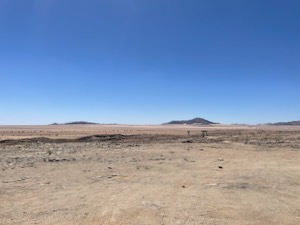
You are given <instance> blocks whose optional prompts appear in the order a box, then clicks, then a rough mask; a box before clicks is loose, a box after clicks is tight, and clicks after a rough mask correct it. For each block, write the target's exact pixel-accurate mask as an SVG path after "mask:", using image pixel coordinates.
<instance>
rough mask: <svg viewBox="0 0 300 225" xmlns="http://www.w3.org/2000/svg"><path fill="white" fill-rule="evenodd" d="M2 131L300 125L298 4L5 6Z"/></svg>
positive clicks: (156, 0)
mask: <svg viewBox="0 0 300 225" xmlns="http://www.w3.org/2000/svg"><path fill="white" fill-rule="evenodd" d="M0 78H1V79H0V81H1V83H0V84H1V86H0V124H49V123H53V122H69V121H74V120H85V121H92V122H99V123H136V124H140V123H142V124H157V123H162V122H167V121H169V120H173V119H191V118H193V117H203V118H205V119H208V120H212V121H215V122H220V123H227V124H230V123H250V124H255V123H265V122H276V121H291V120H300V0H288V1H284V0H281V1H278V0H272V1H271V0H226V1H225V0H188V1H186V0H185V1H184V0H181V1H179V0H0Z"/></svg>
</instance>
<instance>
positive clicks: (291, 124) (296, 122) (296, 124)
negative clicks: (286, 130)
mask: <svg viewBox="0 0 300 225" xmlns="http://www.w3.org/2000/svg"><path fill="white" fill-rule="evenodd" d="M269 125H288V126H300V120H298V121H290V122H279V123H270V124H269Z"/></svg>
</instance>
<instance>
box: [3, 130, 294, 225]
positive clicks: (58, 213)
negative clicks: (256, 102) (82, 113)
mask: <svg viewBox="0 0 300 225" xmlns="http://www.w3.org/2000/svg"><path fill="white" fill-rule="evenodd" d="M112 127H113V126H112ZM112 127H109V128H107V127H106V128H105V129H103V128H101V127H93V128H91V127H90V128H86V127H85V128H84V129H83V128H78V129H76V128H74V127H67V128H61V129H60V128H55V129H56V130H55V131H54V132H53V130H51V132H52V133H51V134H53V135H52V136H51V135H50V139H49V135H29V133H30V132H31V133H32V134H36V133H37V132H38V131H42V132H39V133H43V132H45V134H47V131H46V129H43V128H41V127H38V128H34V129H29V128H28V127H27V128H26V129H25V128H22V129H20V128H19V129H18V128H16V127H14V128H10V127H5V128H2V129H0V134H2V138H1V140H0V199H1V204H0V224H3V225H9V224H59V225H60V224H78V225H79V224H130V225H133V224H136V225H141V224H159V225H162V224H164V225H167V224H169V225H175V224H236V225H243V224H249V225H256V224H257V225H264V224H265V225H267V224H268V225H269V224H270V225H271V224H272V225H273V224H280V225H285V224H290V225H296V224H300V130H297V129H295V128H293V129H278V128H276V129H274V128H272V129H267V128H266V129H262V128H247V129H241V128H239V129H237V128H234V129H233V128H230V127H225V128H222V129H221V128H220V127H216V128H207V127H206V128H194V127H182V128H180V127H175V128H174V127H169V128H164V127H158V128H154V127H150V128H149V127H146V128H143V127H138V128H137V127H131V128H128V127H125V128H124V127H121V128H120V127H119V128H116V127H113V128H112ZM49 129H50V128H49ZM51 129H53V128H51ZM79 129H81V130H80V131H79ZM101 129H102V130H101ZM203 129H205V130H209V132H208V136H207V137H205V138H203V137H202V136H201V130H203ZM66 130H68V131H70V132H71V131H72V132H73V133H74V135H73V136H72V133H68V134H66ZM89 130H90V132H89ZM112 130H114V132H113V131H112ZM125 130H126V131H127V132H125ZM187 130H191V131H192V132H191V136H188V135H187V133H186V131H187ZM11 131H13V132H12V133H9V132H11ZM1 132H2V133H1ZM19 132H20V133H19ZM22 132H23V133H22ZM35 132H36V133H35ZM24 133H25V134H24ZM31 133H30V134H31ZM8 134H9V135H8ZM18 134H22V135H19V136H18ZM26 134H28V135H27V136H26ZM56 134H58V135H57V136H56ZM82 136H88V137H85V138H81V137H82ZM16 137H17V138H16ZM41 137H46V138H47V139H46V138H41ZM20 138H26V139H23V140H21V139H20ZM7 139H10V141H8V140H7Z"/></svg>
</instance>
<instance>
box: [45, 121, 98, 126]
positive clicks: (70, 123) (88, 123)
mask: <svg viewBox="0 0 300 225" xmlns="http://www.w3.org/2000/svg"><path fill="white" fill-rule="evenodd" d="M92 124H98V123H92V122H86V121H74V122H69V123H52V124H51V125H92Z"/></svg>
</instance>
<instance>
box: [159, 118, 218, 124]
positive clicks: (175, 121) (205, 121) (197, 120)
mask: <svg viewBox="0 0 300 225" xmlns="http://www.w3.org/2000/svg"><path fill="white" fill-rule="evenodd" d="M165 124H202V125H210V124H216V123H214V122H211V121H208V120H205V119H202V118H199V117H197V118H194V119H191V120H173V121H171V122H169V123H165Z"/></svg>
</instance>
